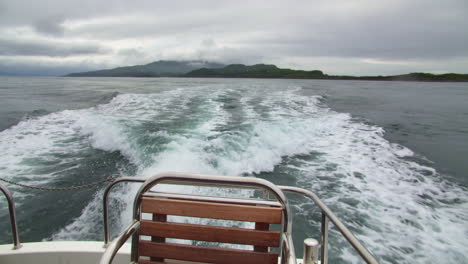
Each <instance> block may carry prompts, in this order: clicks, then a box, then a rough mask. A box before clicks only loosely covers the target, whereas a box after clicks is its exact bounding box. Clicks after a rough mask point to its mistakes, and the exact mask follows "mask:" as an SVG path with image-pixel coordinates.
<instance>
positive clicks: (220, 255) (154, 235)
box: [138, 197, 282, 264]
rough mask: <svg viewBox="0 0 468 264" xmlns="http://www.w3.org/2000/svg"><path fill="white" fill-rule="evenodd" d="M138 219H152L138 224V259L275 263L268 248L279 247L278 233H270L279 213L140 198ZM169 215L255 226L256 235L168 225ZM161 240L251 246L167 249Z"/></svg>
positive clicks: (235, 229) (177, 246)
mask: <svg viewBox="0 0 468 264" xmlns="http://www.w3.org/2000/svg"><path fill="white" fill-rule="evenodd" d="M141 211H142V212H143V213H150V214H153V220H142V221H141V226H140V236H150V237H151V240H143V239H141V238H140V241H139V246H138V254H139V256H140V259H139V262H140V263H148V262H147V261H145V260H142V259H141V257H142V256H146V257H151V259H152V260H154V261H163V260H164V259H167V258H168V259H178V260H187V261H196V262H207V263H226V264H230V263H246V264H248V263H252V264H254V263H255V264H273V263H275V264H276V263H277V262H278V253H276V252H269V250H268V248H269V247H279V245H280V232H279V231H269V226H270V224H281V218H282V208H281V207H270V206H258V205H243V204H232V203H221V202H201V201H190V200H178V199H164V198H153V197H143V200H142V203H141ZM168 215H176V216H189V217H199V218H211V219H223V220H236V221H248V222H254V223H256V224H255V226H256V229H257V230H255V229H246V228H238V227H226V226H212V225H200V224H186V223H174V222H168V221H167V216H168ZM165 238H178V239H185V240H193V241H207V242H219V243H232V244H241V245H251V246H254V247H253V250H239V249H230V248H220V247H207V246H196V245H187V244H179V243H167V242H165Z"/></svg>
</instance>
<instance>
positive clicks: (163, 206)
mask: <svg viewBox="0 0 468 264" xmlns="http://www.w3.org/2000/svg"><path fill="white" fill-rule="evenodd" d="M141 208H142V211H143V212H144V213H153V214H165V215H179V216H192V217H202V218H215V219H224V220H237V221H249V222H262V223H270V224H280V223H281V211H282V209H281V208H277V207H267V206H249V205H238V204H223V203H213V202H198V201H184V200H175V199H162V198H153V197H143V201H142V204H141Z"/></svg>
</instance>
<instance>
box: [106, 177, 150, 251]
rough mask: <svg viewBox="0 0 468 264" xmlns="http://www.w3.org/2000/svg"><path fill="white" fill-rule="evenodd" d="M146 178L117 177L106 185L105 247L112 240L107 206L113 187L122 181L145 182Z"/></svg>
mask: <svg viewBox="0 0 468 264" xmlns="http://www.w3.org/2000/svg"><path fill="white" fill-rule="evenodd" d="M145 181H146V179H144V178H131V177H122V178H117V179H115V180H114V181H113V182H112V183H111V184H109V186H107V187H106V189H105V190H104V198H103V199H102V203H103V207H102V211H103V217H104V247H107V246H108V245H109V241H110V234H109V210H108V208H107V204H108V201H109V193H110V191H111V190H112V188H113V187H114V186H115V185H117V184H119V183H122V182H145Z"/></svg>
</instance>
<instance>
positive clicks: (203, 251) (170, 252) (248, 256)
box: [139, 241, 278, 264]
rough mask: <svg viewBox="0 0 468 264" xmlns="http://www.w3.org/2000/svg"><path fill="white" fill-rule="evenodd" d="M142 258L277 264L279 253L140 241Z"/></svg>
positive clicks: (221, 263) (219, 263)
mask: <svg viewBox="0 0 468 264" xmlns="http://www.w3.org/2000/svg"><path fill="white" fill-rule="evenodd" d="M139 253H140V255H141V256H150V257H160V258H169V259H179V260H189V261H198V262H208V263H217V264H239V263H242V264H276V263H277V262H278V253H275V252H266V253H264V252H254V251H248V250H239V249H227V248H215V247H199V246H191V245H182V244H173V243H152V242H149V241H140V245H139Z"/></svg>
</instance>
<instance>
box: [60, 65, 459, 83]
mask: <svg viewBox="0 0 468 264" xmlns="http://www.w3.org/2000/svg"><path fill="white" fill-rule="evenodd" d="M66 76H67V77H197V78H275V79H322V80H369V81H424V82H468V74H457V73H446V74H431V73H422V72H417V73H409V74H402V75H390V76H347V75H327V74H324V73H323V72H322V71H320V70H312V71H304V70H292V69H282V68H278V67H277V66H275V65H271V64H255V65H251V66H246V65H243V64H230V65H224V64H220V63H214V62H206V61H155V62H152V63H149V64H145V65H135V66H127V67H118V68H114V69H107V70H99V71H90V72H81V73H71V74H68V75H66Z"/></svg>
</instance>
